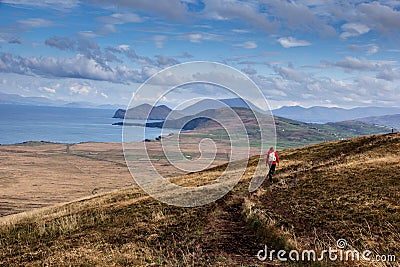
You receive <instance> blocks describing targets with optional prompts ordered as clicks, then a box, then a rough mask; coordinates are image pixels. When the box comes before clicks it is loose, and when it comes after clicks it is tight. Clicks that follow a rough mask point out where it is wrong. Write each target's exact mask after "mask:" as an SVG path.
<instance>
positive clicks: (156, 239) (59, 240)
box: [0, 135, 400, 266]
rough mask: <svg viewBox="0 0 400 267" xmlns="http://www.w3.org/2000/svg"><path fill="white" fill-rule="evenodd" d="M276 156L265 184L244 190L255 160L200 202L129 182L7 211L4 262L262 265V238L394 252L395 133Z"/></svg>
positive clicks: (399, 184) (193, 178) (0, 229)
mask: <svg viewBox="0 0 400 267" xmlns="http://www.w3.org/2000/svg"><path fill="white" fill-rule="evenodd" d="M30 149H31V148H30ZM85 149H86V148H85ZM21 151H23V149H22V150H21ZM98 153H100V154H97V155H96V156H97V157H101V151H98ZM280 156H281V158H282V159H283V161H282V163H281V166H280V167H279V168H278V170H277V175H276V178H277V179H278V181H277V182H276V183H274V184H273V185H269V184H268V183H267V182H265V183H264V185H263V186H262V188H260V189H258V190H257V191H256V192H254V193H251V194H249V193H248V191H247V188H248V185H249V181H250V179H251V178H252V177H253V175H254V171H255V165H256V162H257V161H258V158H255V157H253V158H251V159H250V162H249V165H248V168H247V170H246V172H245V175H244V177H243V179H242V180H241V181H240V182H239V184H238V185H237V186H236V187H235V188H234V189H233V190H232V191H231V192H230V193H229V194H227V195H226V196H225V197H223V198H222V199H220V200H218V201H216V202H214V203H210V204H208V205H205V206H202V207H196V208H178V207H173V206H168V205H165V204H162V203H160V202H158V201H156V200H154V199H152V198H151V197H149V196H147V194H145V193H144V192H142V191H141V190H140V189H138V188H129V189H124V190H118V191H114V192H112V193H107V194H102V195H96V196H93V197H91V198H87V199H81V200H80V201H76V202H70V203H68V204H65V205H59V206H55V207H49V208H43V209H41V210H37V211H35V212H28V213H25V214H21V215H13V216H11V217H10V216H8V217H4V218H2V219H0V224H1V226H0V265H4V266H21V265H24V266H37V265H51V266H75V265H79V266H94V265H97V266H268V265H266V263H262V262H260V261H258V260H257V258H256V257H255V255H256V253H257V252H258V250H260V249H262V248H264V244H267V245H268V247H269V248H273V249H287V250H289V249H292V248H296V249H316V250H317V251H321V250H323V249H326V248H327V247H328V246H331V247H333V248H334V247H335V242H336V240H337V239H339V238H345V239H346V240H347V241H348V242H349V247H350V248H354V249H358V250H360V251H362V250H364V249H369V250H372V251H373V252H374V253H377V254H396V255H397V259H398V260H399V259H400V255H399V251H400V245H399V244H400V206H399V203H400V193H399V192H400V190H399V188H400V179H399V177H400V171H399V170H400V168H399V167H400V161H399V158H400V157H399V156H400V136H399V135H380V136H368V137H362V138H356V139H352V140H345V141H338V142H333V143H324V144H318V145H314V146H310V147H307V148H301V149H292V150H287V151H282V152H281V155H280ZM224 169H225V166H224V165H221V166H217V167H214V168H211V169H210V170H207V171H203V172H199V173H192V174H188V175H185V176H180V177H175V178H173V181H174V182H175V183H177V184H182V185H186V186H198V185H202V184H205V183H207V182H209V181H212V180H214V179H215V178H216V177H218V175H219V174H220V173H221V172H222V171H223V170H224ZM268 264H270V266H277V265H280V264H281V263H279V262H278V261H274V262H269V263H268ZM391 264H392V265H391V266H399V265H398V262H397V263H391ZM396 264H397V265H396ZM287 265H296V266H298V265H300V266H344V265H347V266H386V265H385V264H384V263H378V262H375V263H372V264H371V263H367V262H350V263H345V262H328V261H324V262H315V263H313V264H310V263H309V262H304V263H296V262H289V263H287ZM389 266H390V265H389Z"/></svg>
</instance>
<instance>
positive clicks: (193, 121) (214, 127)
mask: <svg viewBox="0 0 400 267" xmlns="http://www.w3.org/2000/svg"><path fill="white" fill-rule="evenodd" d="M233 110H234V111H235V112H236V113H237V114H238V116H239V117H240V119H241V121H243V123H244V125H245V127H246V129H247V131H248V133H249V136H250V139H252V140H253V139H254V140H255V141H257V140H258V139H257V136H252V134H253V133H256V132H257V129H258V128H259V127H258V126H257V121H256V118H255V116H254V113H253V112H252V111H251V110H250V109H247V108H233ZM228 111H229V109H228V108H220V109H209V110H205V111H202V112H200V113H198V114H196V115H192V116H186V117H182V118H179V119H176V120H167V121H165V122H149V123H146V126H147V127H158V128H161V127H165V128H175V129H184V130H198V132H200V133H199V134H201V135H204V134H205V133H207V134H208V135H210V136H212V135H214V136H219V137H220V138H225V139H227V138H228V137H227V136H226V133H225V132H224V131H223V129H222V127H221V126H220V125H218V124H217V123H215V122H213V121H212V120H211V119H209V118H215V119H217V120H219V121H221V122H223V123H224V124H225V125H228V126H229V127H234V126H235V125H237V119H236V118H234V117H232V115H231V113H230V112H228ZM257 116H259V118H268V115H265V114H260V113H258V115H257ZM274 120H275V126H276V133H277V140H278V146H279V148H280V149H285V148H290V147H301V146H305V145H309V144H315V143H319V142H326V141H333V140H339V139H346V138H352V137H356V136H362V135H369V134H379V133H388V132H390V131H391V129H390V128H387V127H383V126H378V125H373V124H369V123H366V122H359V121H343V122H335V123H326V124H316V123H304V122H301V121H295V120H291V119H287V118H283V117H276V116H275V117H274ZM266 123H268V121H267V122H266ZM188 134H190V133H188ZM254 145H257V142H255V143H254Z"/></svg>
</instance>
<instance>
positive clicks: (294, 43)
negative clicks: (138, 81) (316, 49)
mask: <svg viewBox="0 0 400 267" xmlns="http://www.w3.org/2000/svg"><path fill="white" fill-rule="evenodd" d="M278 42H279V43H280V44H281V46H283V47H284V48H291V47H298V46H310V45H311V43H310V42H307V41H303V40H297V39H296V38H294V37H282V38H279V39H278Z"/></svg>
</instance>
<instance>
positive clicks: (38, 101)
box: [0, 93, 66, 106]
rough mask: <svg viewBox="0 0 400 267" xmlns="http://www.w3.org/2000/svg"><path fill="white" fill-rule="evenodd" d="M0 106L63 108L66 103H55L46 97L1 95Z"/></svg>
mask: <svg viewBox="0 0 400 267" xmlns="http://www.w3.org/2000/svg"><path fill="white" fill-rule="evenodd" d="M0 104H14V105H32V106H57V105H59V106H61V105H64V104H66V102H64V101H54V100H50V99H48V98H46V97H24V96H20V95H17V94H5V93H0Z"/></svg>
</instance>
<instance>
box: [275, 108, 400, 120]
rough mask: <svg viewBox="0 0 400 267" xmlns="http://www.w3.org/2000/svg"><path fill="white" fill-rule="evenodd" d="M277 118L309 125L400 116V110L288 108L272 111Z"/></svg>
mask: <svg viewBox="0 0 400 267" xmlns="http://www.w3.org/2000/svg"><path fill="white" fill-rule="evenodd" d="M272 113H273V114H274V115H275V116H281V117H285V118H289V119H293V120H298V121H302V122H308V123H327V122H339V121H347V120H355V119H358V118H365V117H371V116H383V115H392V114H399V113H400V108H395V107H359V108H353V109H343V108H328V107H318V106H316V107H311V108H303V107H300V106H286V107H282V108H279V109H275V110H273V111H272Z"/></svg>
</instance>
